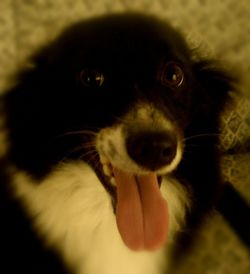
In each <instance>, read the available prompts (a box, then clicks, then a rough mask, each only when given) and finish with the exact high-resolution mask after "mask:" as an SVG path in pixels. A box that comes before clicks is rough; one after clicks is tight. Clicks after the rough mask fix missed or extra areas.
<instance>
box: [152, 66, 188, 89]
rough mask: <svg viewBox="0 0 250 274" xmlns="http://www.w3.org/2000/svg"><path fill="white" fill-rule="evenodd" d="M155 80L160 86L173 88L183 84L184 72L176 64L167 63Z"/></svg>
mask: <svg viewBox="0 0 250 274" xmlns="http://www.w3.org/2000/svg"><path fill="white" fill-rule="evenodd" d="M157 78H158V80H159V81H160V82H161V84H162V85H164V86H168V87H173V88H175V87H179V86H181V84H182V83H183V80H184V72H183V70H182V68H181V67H180V66H179V65H178V64H177V63H174V62H169V63H166V64H165V65H164V66H163V67H162V69H161V70H160V71H159V74H158V77H157Z"/></svg>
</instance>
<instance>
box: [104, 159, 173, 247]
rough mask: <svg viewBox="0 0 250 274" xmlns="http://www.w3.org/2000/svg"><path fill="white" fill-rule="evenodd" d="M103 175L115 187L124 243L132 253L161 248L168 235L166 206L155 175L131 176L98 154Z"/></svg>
mask: <svg viewBox="0 0 250 274" xmlns="http://www.w3.org/2000/svg"><path fill="white" fill-rule="evenodd" d="M100 162H101V164H102V168H103V173H104V174H105V175H106V176H107V177H108V178H109V181H110V183H111V184H112V185H114V186H116V192H117V204H116V221H117V227H118V230H119V233H120V235H121V238H122V240H123V242H124V243H125V244H126V246H127V247H129V248H130V249H132V250H156V249H159V248H161V247H162V246H163V245H164V244H165V242H166V240H167V235H168V225H169V224H168V223H169V221H168V206H167V202H166V200H165V199H164V198H163V197H162V195H161V192H160V187H159V185H160V181H161V179H160V178H159V177H158V176H157V174H156V173H154V172H148V173H147V174H143V175H142V174H133V173H131V172H129V171H124V170H121V169H119V168H117V167H115V166H113V165H112V164H111V162H110V161H109V159H108V158H107V157H106V156H105V155H103V154H101V155H100Z"/></svg>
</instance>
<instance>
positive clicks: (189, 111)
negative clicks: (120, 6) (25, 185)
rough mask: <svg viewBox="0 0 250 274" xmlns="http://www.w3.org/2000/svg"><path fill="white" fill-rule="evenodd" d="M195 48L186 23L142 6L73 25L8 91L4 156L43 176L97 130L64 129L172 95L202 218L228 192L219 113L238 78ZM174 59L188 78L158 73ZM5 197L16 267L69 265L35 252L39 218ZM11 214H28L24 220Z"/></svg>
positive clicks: (94, 125)
mask: <svg viewBox="0 0 250 274" xmlns="http://www.w3.org/2000/svg"><path fill="white" fill-rule="evenodd" d="M192 55H193V52H192V51H190V50H189V48H188V46H187V45H186V43H185V41H184V39H183V38H182V36H181V35H180V34H179V32H176V31H175V30H173V29H172V28H171V27H170V26H169V25H167V24H165V23H162V22H161V21H158V20H156V19H154V18H151V17H147V16H142V15H138V14H137V15H134V14H130V15H114V16H108V17H104V18H99V19H92V20H89V21H87V22H80V23H78V24H76V25H74V26H72V27H70V28H68V29H67V30H66V31H65V32H64V33H63V34H62V35H61V36H60V37H59V38H58V39H56V40H55V41H53V42H52V43H50V44H49V45H48V46H45V47H43V48H42V49H41V50H40V51H39V52H37V53H36V54H35V55H34V56H33V57H32V58H31V61H30V62H31V64H32V66H31V67H30V68H29V69H26V70H25V71H22V72H21V73H20V74H19V75H18V77H17V80H16V85H15V86H14V87H13V88H12V89H11V90H10V91H9V92H8V93H7V95H6V96H5V98H4V104H5V113H6V118H7V121H6V123H7V128H8V130H9V143H10V150H9V154H8V155H7V157H6V159H5V161H6V162H7V164H8V163H12V164H14V165H15V166H16V167H18V168H19V169H22V170H24V171H26V172H28V173H29V174H30V175H31V176H33V177H34V178H38V179H39V178H43V177H44V176H46V175H47V174H48V173H49V172H50V171H51V170H52V169H53V167H54V166H56V165H57V163H58V162H60V161H62V160H67V159H79V158H80V157H81V156H82V155H83V151H81V152H73V149H74V148H75V147H77V146H79V144H81V143H83V142H85V141H86V142H87V141H89V138H90V137H89V136H85V137H83V136H81V135H68V136H67V138H66V137H65V136H64V137H62V136H63V135H64V134H65V133H68V132H74V131H79V130H83V129H89V130H92V131H98V130H99V129H101V128H103V127H106V126H109V125H112V124H113V123H115V121H116V118H117V117H120V115H122V114H124V113H125V112H126V111H127V109H128V108H129V107H130V106H131V105H132V104H133V102H134V101H135V100H138V98H139V99H140V100H147V101H150V100H152V101H155V102H158V105H159V107H161V104H163V103H162V102H164V103H167V104H168V106H169V107H170V108H171V111H172V112H173V113H175V117H174V118H175V119H176V121H177V123H178V124H179V125H181V127H182V129H183V131H184V138H185V140H186V141H185V153H184V156H183V160H182V161H181V164H180V165H179V167H178V169H177V170H176V171H175V175H176V177H177V178H179V179H180V181H181V182H183V184H186V185H187V186H188V187H189V188H190V190H191V191H192V198H193V211H192V212H191V214H190V216H189V222H190V223H196V222H197V217H199V216H201V215H202V214H203V213H204V211H207V209H209V208H210V207H211V205H212V203H213V201H214V199H216V196H217V194H218V193H220V183H221V178H220V172H219V169H218V159H219V158H218V157H219V155H218V154H219V152H218V138H219V117H220V113H221V111H222V109H223V107H224V105H225V102H226V100H227V98H228V92H229V91H230V90H231V89H232V84H233V80H232V79H231V77H229V76H228V75H227V74H226V73H224V72H223V70H221V69H219V68H218V67H217V66H216V65H215V64H214V62H210V61H206V60H197V58H193V56H192ZM168 61H171V62H176V63H178V64H180V65H181V67H182V69H183V71H184V74H185V82H184V84H183V85H182V87H180V88H176V89H173V90H172V89H169V88H166V87H164V86H163V85H162V84H161V83H160V82H159V80H158V79H157V75H158V73H159V68H160V66H161V63H162V62H168ZM85 68H88V69H95V70H99V71H102V72H103V73H104V75H105V79H104V84H103V86H102V87H101V88H98V87H95V86H91V87H89V88H86V87H84V86H83V85H82V83H81V81H80V80H79V77H80V73H81V71H82V70H83V69H85ZM87 160H89V159H87ZM2 173H3V172H2ZM100 176H101V174H100ZM1 181H5V183H6V182H7V181H8V180H7V179H3V178H2V180H1ZM104 183H105V182H104ZM2 188H3V189H5V186H3V184H2ZM2 193H4V194H2ZM5 197H7V196H6V192H3V190H2V192H1V198H2V199H1V215H3V216H4V223H2V224H1V231H0V235H1V237H3V238H4V244H3V245H2V244H1V246H2V248H4V249H5V251H6V252H5V255H6V256H4V257H5V258H6V257H9V258H10V260H7V261H6V262H7V263H8V264H10V265H9V266H10V269H12V267H13V269H14V268H15V267H16V266H18V269H19V271H20V272H21V271H23V273H27V274H28V273H32V274H34V273H54V274H55V273H62V270H61V269H59V272H56V270H55V271H54V269H53V271H52V269H50V267H49V268H48V269H46V270H43V269H42V268H39V267H40V266H38V265H45V266H46V265H48V264H45V263H44V262H43V261H41V260H42V259H40V258H45V261H46V260H47V255H45V256H46V257H42V256H41V257H40V254H41V253H34V252H33V249H35V250H37V245H38V242H37V239H36V238H30V237H29V236H27V235H30V234H29V233H28V234H27V232H26V231H28V232H31V228H30V227H29V224H28V221H27V219H25V218H26V217H25V218H24V216H23V215H22V214H21V215H20V213H21V212H19V211H20V209H19V208H18V207H17V206H16V204H15V203H14V204H12V203H10V201H12V200H7V198H5ZM11 216H15V217H16V216H23V218H24V219H20V220H17V221H16V219H14V217H11ZM1 220H3V217H2V216H1ZM1 222H2V221H1ZM9 227H11V229H10V230H9ZM21 233H22V236H21V241H20V240H18V238H19V237H18V236H19V234H21ZM23 233H24V234H23ZM12 235H13V236H12ZM23 235H24V236H23ZM26 236H27V237H28V238H26ZM34 239H35V240H34ZM3 246H4V247H3ZM27 250H29V251H27ZM30 250H31V251H30ZM26 251H27V252H26ZM42 254H43V256H44V254H45V253H42ZM53 256H54V255H53ZM14 257H15V258H14ZM16 257H19V259H18V261H16ZM34 258H35V259H34ZM37 260H38V261H37ZM17 262H18V263H19V264H18V263H17ZM12 263H13V265H14V266H12V265H11V264H12ZM32 263H33V264H34V265H35V266H37V268H36V267H35V266H34V268H32ZM21 269H24V270H21ZM34 269H36V270H34ZM39 271H40V272H39ZM7 273H14V270H10V271H9V272H6V274H7Z"/></svg>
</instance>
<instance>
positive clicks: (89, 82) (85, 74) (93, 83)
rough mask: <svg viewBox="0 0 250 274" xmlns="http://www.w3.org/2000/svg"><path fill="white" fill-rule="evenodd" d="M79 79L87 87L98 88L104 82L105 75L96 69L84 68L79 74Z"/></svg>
mask: <svg viewBox="0 0 250 274" xmlns="http://www.w3.org/2000/svg"><path fill="white" fill-rule="evenodd" d="M79 80H80V82H81V84H82V85H84V86H86V87H91V88H98V87H101V86H102V85H103V83H104V75H103V73H101V72H100V71H98V70H95V69H83V70H82V71H81V72H80V74H79Z"/></svg>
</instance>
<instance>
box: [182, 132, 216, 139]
mask: <svg viewBox="0 0 250 274" xmlns="http://www.w3.org/2000/svg"><path fill="white" fill-rule="evenodd" d="M218 136H220V134H218V133H204V134H197V135H193V136H190V137H187V138H184V139H183V140H184V141H189V140H191V139H195V138H200V137H218Z"/></svg>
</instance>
